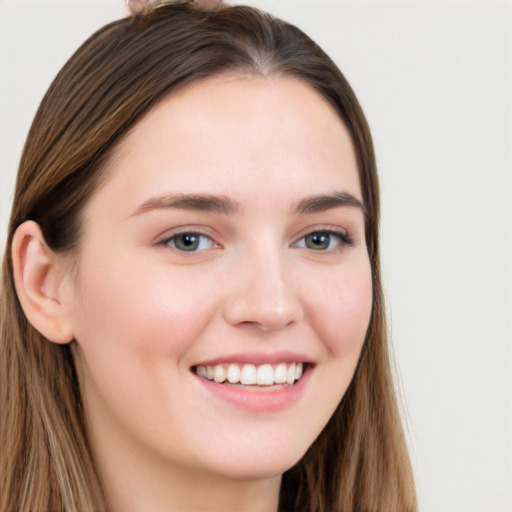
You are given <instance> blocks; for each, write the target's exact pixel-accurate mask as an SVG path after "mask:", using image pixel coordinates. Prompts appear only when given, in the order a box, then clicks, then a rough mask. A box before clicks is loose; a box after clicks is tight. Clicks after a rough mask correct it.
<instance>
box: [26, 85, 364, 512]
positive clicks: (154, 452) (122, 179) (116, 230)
mask: <svg viewBox="0 0 512 512" xmlns="http://www.w3.org/2000/svg"><path fill="white" fill-rule="evenodd" d="M108 172H109V176H108V179H107V181H106V183H105V184H104V185H103V186H102V187H101V189H100V190H98V192H97V193H96V194H95V195H94V196H93V198H92V199H91V201H90V202H89V204H88V205H87V206H86V208H85V211H84V235H83V239H82V240H81V247H80V255H79V261H78V276H76V275H74V274H73V273H72V272H71V271H69V272H67V273H65V272H64V277H61V275H60V274H59V273H57V272H56V273H54V275H56V276H57V275H58V276H59V277H55V280H58V279H61V281H59V282H60V285H59V286H53V287H51V286H50V287H49V289H58V291H59V304H60V305H61V308H62V311H63V313H62V318H63V319H64V320H63V321H62V322H63V325H65V326H68V327H67V328H68V329H69V332H70V333H71V334H72V337H73V338H74V339H75V340H76V343H74V344H73V354H74V359H75V363H76V366H77V372H78V376H79V382H80V386H81V391H82V395H83V397H84V404H85V410H86V414H87V417H88V421H89V428H90V434H91V440H92V444H93V449H94V452H95V454H96V458H97V463H98V467H99V470H100V473H101V476H102V479H103V481H104V486H105V489H106V492H107V495H108V497H109V500H110V508H111V510H112V511H113V512H116V511H119V512H120V511H123V512H131V511H142V510H152V511H164V510H165V511H169V510H176V511H177V510H180V511H186V510H190V511H192V510H210V511H212V510H223V511H229V510H237V511H242V510H248V511H249V510H258V511H264V510H267V511H271V510H276V509H277V503H278V493H279V485H280V480H281V477H280V475H281V474H282V473H283V472H284V471H286V470H287V469H288V468H290V467H291V466H292V465H293V464H295V463H296V462H297V461H298V460H299V459H300V458H301V457H302V456H303V454H304V453H305V452H306V450H307V449H308V447H309V446H310V445H311V443H312V442H313V441H314V440H315V438H316V437H317V436H318V434H319V433H320V432H321V430H322V428H323V427H324V426H325V424H326V423H327V421H328V420H329V418H330V416H331V415H332V413H333V412H334V410H335V408H336V406H337V404H338V403H339V401H340V399H341V398H342V396H343V394H344V393H345V391H346V389H347V387H348V385H349V383H350V380H351V378H352V376H353V373H354V370H355V367H356V364H357V361H358V357H359V354H360V351H361V347H362V344H363V341H364V338H365V333H366V330H367V327H368V322H369V318H370V313H371V304H372V285H371V269H370V263H369V259H368V253H367V248H366V245H365V236H364V234H365V230H364V213H363V211H362V209H361V208H359V207H357V206H350V205H348V206H347V205H345V206H340V205H338V206H335V207H329V208H326V207H324V208H322V209H320V210H321V211H313V212H309V213H308V212H299V213H298V212H297V205H298V204H299V203H300V201H302V200H303V199H304V198H307V197H311V196H324V195H332V194H335V193H340V192H343V193H346V194H350V195H351V196H352V197H354V198H355V199H359V200H360V199H361V190H360V184H359V179H358V173H357V166H356V161H355V156H354V151H353V148H352V144H351V141H350V137H349V135H348V133H347V131H346V129H345V127H344V125H343V123H342V122H341V120H340V118H339V117H338V116H337V114H336V113H335V112H334V110H333V109H332V108H331V107H330V106H329V105H328V104H327V102H326V101H325V100H324V99H323V98H321V97H320V96H319V95H318V94H317V93H316V92H315V91H313V90H312V89H311V88H309V87H308V86H307V85H305V84H304V83H302V82H300V81H298V80H295V79H292V78H282V77H281V78H261V77H259V78H255V77H243V76H242V77H240V76H221V77H216V78H214V79H209V80H207V81H205V82H202V83H199V84H195V85H193V86H192V87H190V88H188V89H187V90H185V91H182V92H181V93H179V94H177V95H175V96H173V97H172V98H169V99H167V100H165V101H163V102H162V103H161V104H159V105H158V106H157V107H156V108H155V109H154V110H153V111H152V112H150V113H149V114H148V115H147V116H146V117H145V118H144V119H143V120H142V121H141V122H140V123H138V125H137V126H136V127H135V128H134V130H133V131H132V132H131V133H130V135H129V136H128V137H127V138H126V139H125V140H124V142H123V143H122V144H121V146H120V147H119V148H118V150H117V152H116V154H115V155H114V157H113V159H112V161H111V163H110V166H109V169H108ZM176 194H195V195H198V194H208V195H215V196H221V197H222V198H228V199H229V201H230V204H231V205H233V204H234V203H235V202H236V206H237V207H236V209H235V211H232V212H229V213H226V212H218V211H205V210H204V209H197V208H187V209H184V208H164V207H153V208H151V207H148V200H151V199H153V198H155V197H161V196H162V195H164V196H166V197H169V196H171V197H174V198H175V197H176V196H175V195H176ZM153 203H154V202H153ZM144 204H146V207H145V208H142V209H141V205H144ZM153 206H155V204H153ZM160 206H162V205H160ZM196 206H197V205H196ZM189 207H190V205H189ZM178 230H181V231H187V232H200V233H202V236H203V238H201V245H200V250H198V251H195V252H185V251H181V250H179V248H177V247H176V246H175V245H173V244H175V242H176V238H175V239H173V240H174V242H173V240H171V241H169V239H170V237H172V236H173V235H176V233H177V231H178ZM322 230H324V231H325V230H333V231H337V232H340V233H341V237H342V238H343V237H344V236H345V235H346V236H349V237H350V239H351V240H352V243H351V244H347V243H345V242H343V241H342V239H341V238H340V237H339V236H338V235H334V234H333V235H331V242H330V245H328V246H327V248H321V249H320V248H318V247H317V246H314V247H313V248H312V247H311V246H309V245H307V244H306V239H305V238H304V237H305V236H306V235H308V234H310V233H311V232H319V231H322ZM20 236H21V235H20ZM308 240H309V239H308ZM166 241H167V242H166ZM21 245H23V244H21ZM26 245H27V246H28V247H30V243H28V244H26ZM322 247H323V246H322ZM28 252H30V251H28ZM56 341H61V342H62V339H61V340H56ZM279 351H294V353H298V354H301V355H302V356H304V357H307V359H308V361H310V362H312V363H313V364H311V365H310V366H311V367H310V370H309V373H308V381H307V382H306V384H305V386H304V387H303V389H302V391H301V393H300V396H299V398H298V399H297V400H295V401H294V402H293V403H292V404H291V405H287V406H286V407H283V408H280V409H278V410H275V411H270V412H261V411H248V410H244V409H242V408H240V407H238V406H236V405H233V404H232V403H228V402H227V401H225V400H224V399H222V398H220V397H219V396H217V395H216V394H215V393H211V392H210V390H209V389H207V388H206V387H205V386H204V385H203V383H202V382H201V380H200V378H199V377H198V376H197V375H196V374H194V372H193V371H191V368H192V367H193V366H194V365H197V364H199V363H201V362H203V361H207V360H211V359H213V358H218V357H224V358H228V359H229V356H230V355H232V354H240V353H245V354H259V355H260V356H262V355H263V357H265V356H267V355H269V354H270V355H272V354H275V353H276V352H279ZM262 392H268V390H266V391H262Z"/></svg>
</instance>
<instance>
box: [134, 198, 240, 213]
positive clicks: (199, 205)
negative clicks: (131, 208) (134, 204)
mask: <svg viewBox="0 0 512 512" xmlns="http://www.w3.org/2000/svg"><path fill="white" fill-rule="evenodd" d="M168 209H170V210H196V211H203V212H214V213H222V214H224V215H232V214H235V213H239V212H240V204H239V203H237V202H236V201H233V199H230V198H229V197H226V196H215V195H209V194H170V195H169V194H168V195H163V196H159V197H152V198H151V199H148V200H147V201H145V202H144V203H143V204H141V205H140V206H139V207H138V208H137V209H136V210H135V212H134V213H133V215H132V216H135V215H140V214H141V213H145V212H148V211H151V210H168Z"/></svg>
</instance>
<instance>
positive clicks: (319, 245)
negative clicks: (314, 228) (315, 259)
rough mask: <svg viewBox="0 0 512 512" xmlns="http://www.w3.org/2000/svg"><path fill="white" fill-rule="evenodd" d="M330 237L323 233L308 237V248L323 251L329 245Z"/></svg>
mask: <svg viewBox="0 0 512 512" xmlns="http://www.w3.org/2000/svg"><path fill="white" fill-rule="evenodd" d="M329 240H330V236H329V235H328V234H324V233H316V234H314V235H310V236H309V242H310V244H309V245H310V247H312V248H314V249H325V248H326V247H327V246H328V245H329Z"/></svg>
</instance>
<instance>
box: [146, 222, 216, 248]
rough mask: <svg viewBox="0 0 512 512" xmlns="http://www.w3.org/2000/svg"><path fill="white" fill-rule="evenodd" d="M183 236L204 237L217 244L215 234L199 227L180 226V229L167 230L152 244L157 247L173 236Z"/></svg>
mask: <svg viewBox="0 0 512 512" xmlns="http://www.w3.org/2000/svg"><path fill="white" fill-rule="evenodd" d="M183 234H191V235H200V236H206V237H207V238H210V239H211V240H212V241H213V242H215V243H219V242H218V241H217V240H216V239H215V234H214V233H212V232H211V231H210V230H207V229H205V228H203V227H201V226H194V225H189V226H180V227H176V228H171V229H168V230H166V231H164V232H163V233H162V234H160V235H158V236H157V237H155V239H154V242H153V243H154V244H156V245H158V244H161V243H163V242H166V241H168V240H170V239H171V238H174V237H175V236H178V235H183Z"/></svg>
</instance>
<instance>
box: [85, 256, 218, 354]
mask: <svg viewBox="0 0 512 512" xmlns="http://www.w3.org/2000/svg"><path fill="white" fill-rule="evenodd" d="M125 269H126V270H124V271H123V269H122V268H120V267H119V266H117V267H116V268H111V269H109V268H108V267H107V266H105V267H103V268H102V269H97V271H96V272H84V276H85V277H84V278H83V281H84V282H85V283H86V286H85V288H84V293H83V296H82V300H81V301H80V304H79V310H78V312H77V313H78V314H77V325H78V326H79V328H78V329H77V331H78V332H77V336H76V337H77V340H78V342H79V343H81V344H82V345H87V346H89V347H90V348H91V350H92V349H94V350H95V351H96V350H97V351H104V350H107V349H108V348H109V347H110V348H111V349H115V350H117V351H118V352H117V357H118V358H123V357H125V356H126V357H129V356H136V357H139V358H151V357H154V356H158V355H167V356H169V355H173V356H175V357H177V358H178V360H179V356H180V354H181V353H182V352H184V351H185V350H186V349H187V347H188V345H189V344H190V342H191V340H195V339H197V337H198V336H199V335H200V332H201V330H202V328H203V326H204V325H205V324H206V323H208V322H209V320H210V318H211V315H213V314H214V310H215V307H214V302H215V297H211V295H212V294H210V293H209V290H208V287H207V286H206V283H197V282H195V281H194V280H193V279H191V273H190V272H187V271H186V270H185V271H184V272H181V273H180V272H176V270H175V269H174V270H173V272H172V276H171V273H170V272H165V270H166V269H165V268H161V267H160V266H154V268H153V269H151V267H150V266H149V265H143V264H140V265H137V264H135V265H134V264H131V265H129V266H126V267H125Z"/></svg>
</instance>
